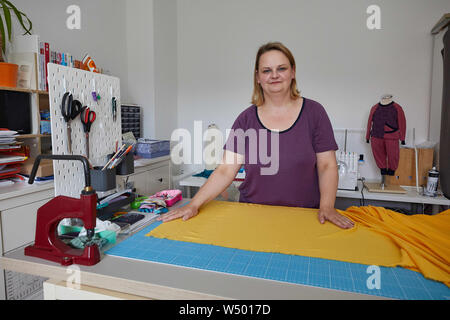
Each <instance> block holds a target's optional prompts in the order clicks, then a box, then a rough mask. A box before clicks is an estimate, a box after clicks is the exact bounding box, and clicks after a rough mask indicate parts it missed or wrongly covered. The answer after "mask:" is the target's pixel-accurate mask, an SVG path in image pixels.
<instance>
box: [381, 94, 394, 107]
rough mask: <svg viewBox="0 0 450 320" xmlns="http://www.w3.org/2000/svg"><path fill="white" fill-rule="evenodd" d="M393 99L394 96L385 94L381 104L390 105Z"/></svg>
mask: <svg viewBox="0 0 450 320" xmlns="http://www.w3.org/2000/svg"><path fill="white" fill-rule="evenodd" d="M392 98H393V96H392V94H384V95H382V96H381V99H380V104H381V105H383V106H385V105H388V104H390V103H391V102H392Z"/></svg>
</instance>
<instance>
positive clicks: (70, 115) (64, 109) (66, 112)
mask: <svg viewBox="0 0 450 320" xmlns="http://www.w3.org/2000/svg"><path fill="white" fill-rule="evenodd" d="M81 109H82V104H81V102H80V101H78V100H73V96H72V94H71V93H70V92H66V93H65V94H64V96H63V98H62V103H61V114H62V116H63V117H64V121H66V123H67V147H68V150H69V153H72V127H71V125H70V121H72V120H75V118H76V117H77V116H78V115H79V114H80V113H81Z"/></svg>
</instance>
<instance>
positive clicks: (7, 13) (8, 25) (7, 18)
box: [0, 0, 11, 41]
mask: <svg viewBox="0 0 450 320" xmlns="http://www.w3.org/2000/svg"><path fill="white" fill-rule="evenodd" d="M0 2H3V0H1V1H0ZM2 7H3V14H4V16H5V22H6V31H8V40H9V41H11V12H10V11H9V8H8V7H7V6H6V5H5V4H3V5H2Z"/></svg>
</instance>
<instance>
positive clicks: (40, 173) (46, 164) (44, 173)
mask: <svg viewBox="0 0 450 320" xmlns="http://www.w3.org/2000/svg"><path fill="white" fill-rule="evenodd" d="M34 160H35V159H34V158H29V159H28V160H27V161H25V162H24V163H23V165H22V168H21V169H20V173H23V174H26V175H27V176H29V175H30V174H31V170H32V169H33V165H34ZM52 175H53V160H48V159H41V162H40V164H39V167H38V170H37V172H36V177H48V176H52Z"/></svg>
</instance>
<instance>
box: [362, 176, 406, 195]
mask: <svg viewBox="0 0 450 320" xmlns="http://www.w3.org/2000/svg"><path fill="white" fill-rule="evenodd" d="M366 187H367V190H368V191H369V192H379V193H399V194H405V193H406V190H405V189H403V188H402V187H400V186H398V185H395V184H390V185H387V184H386V176H385V175H384V174H383V175H381V183H377V182H372V183H366Z"/></svg>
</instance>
